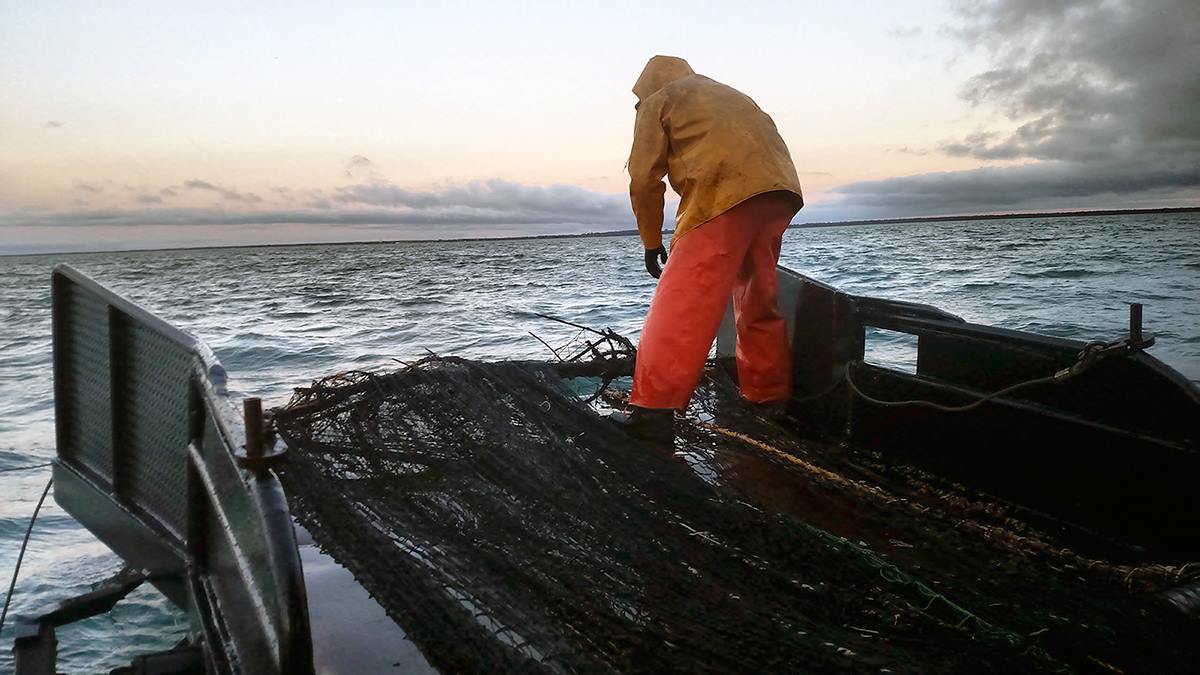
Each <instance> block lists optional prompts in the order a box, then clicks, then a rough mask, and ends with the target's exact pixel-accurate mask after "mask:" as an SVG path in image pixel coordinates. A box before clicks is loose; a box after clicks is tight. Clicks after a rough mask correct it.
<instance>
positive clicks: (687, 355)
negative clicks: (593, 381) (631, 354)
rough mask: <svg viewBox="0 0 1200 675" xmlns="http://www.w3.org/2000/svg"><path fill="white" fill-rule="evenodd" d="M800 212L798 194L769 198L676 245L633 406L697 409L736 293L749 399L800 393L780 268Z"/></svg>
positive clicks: (646, 331) (640, 359)
mask: <svg viewBox="0 0 1200 675" xmlns="http://www.w3.org/2000/svg"><path fill="white" fill-rule="evenodd" d="M795 214H796V208H795V203H794V202H793V197H792V196H791V195H790V194H788V193H786V192H768V193H765V194H761V195H758V196H756V197H752V198H750V199H747V200H746V201H744V202H742V203H741V204H738V205H737V206H735V207H733V208H732V209H729V210H728V211H726V212H725V213H722V214H721V215H719V216H717V217H716V218H713V219H712V220H709V221H707V222H705V223H704V224H702V225H700V226H699V227H697V228H696V229H695V230H693V231H691V232H688V233H687V235H686V236H683V237H681V238H680V239H679V240H678V241H677V242H676V243H675V244H674V246H672V247H671V254H670V260H669V261H668V262H667V266H666V268H665V269H664V270H663V274H662V278H661V279H659V282H658V290H656V291H655V293H654V299H653V300H652V301H651V302H650V312H649V313H648V314H647V315H646V323H645V325H644V326H643V328H642V336H641V339H640V340H639V342H638V352H637V366H636V368H635V370H634V375H633V393H632V395H631V396H630V402H631V403H632V404H633V405H636V406H639V407H641V408H657V409H664V408H676V409H678V408H683V407H685V406H687V403H688V400H689V399H690V398H691V397H692V391H693V390H694V389H695V388H696V385H697V384H698V383H699V382H700V376H701V375H703V373H704V361H705V360H706V359H707V358H708V353H709V349H710V348H711V347H712V343H713V339H714V338H716V336H717V329H718V328H720V326H721V318H722V317H723V316H724V314H725V308H726V307H727V306H728V302H729V296H730V294H732V295H733V311H734V317H735V319H736V324H737V369H738V381H739V383H740V385H741V390H742V396H744V397H745V398H746V399H747V400H750V401H753V402H755V403H765V402H768V401H781V400H785V399H787V398H788V396H790V395H791V372H792V369H791V363H790V361H791V359H790V358H789V349H788V341H787V325H786V324H785V323H784V320H783V315H782V314H780V312H779V304H778V299H777V295H778V291H779V286H778V282H777V281H776V278H775V265H776V264H777V263H778V262H779V248H780V245H781V244H782V242H783V232H784V230H786V229H787V226H788V223H789V222H791V219H792V216H794V215H795Z"/></svg>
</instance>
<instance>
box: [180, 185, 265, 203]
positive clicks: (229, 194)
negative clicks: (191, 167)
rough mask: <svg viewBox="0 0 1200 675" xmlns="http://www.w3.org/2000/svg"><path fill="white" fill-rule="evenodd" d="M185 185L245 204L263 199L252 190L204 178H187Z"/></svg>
mask: <svg viewBox="0 0 1200 675" xmlns="http://www.w3.org/2000/svg"><path fill="white" fill-rule="evenodd" d="M183 187H184V188H186V189H189V190H204V191H207V192H215V193H217V194H218V195H220V196H221V198H222V199H224V200H226V201H231V202H241V203H243V204H257V203H259V202H261V201H262V198H261V197H259V196H258V195H256V194H254V193H252V192H238V191H236V190H231V189H229V188H226V187H221V186H220V185H215V184H213V183H209V182H208V181H204V180H196V179H192V180H185V181H184V182H183Z"/></svg>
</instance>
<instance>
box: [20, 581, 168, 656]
mask: <svg viewBox="0 0 1200 675" xmlns="http://www.w3.org/2000/svg"><path fill="white" fill-rule="evenodd" d="M150 578H151V576H150V573H149V572H146V571H144V570H131V569H128V568H126V569H123V570H121V571H120V572H118V573H116V574H115V575H113V576H111V577H109V578H108V579H105V580H104V581H101V582H100V583H98V584H96V586H95V587H93V589H92V590H90V591H88V592H87V593H84V594H83V595H78V596H75V597H73V598H69V599H67V600H63V601H62V602H60V603H58V604H57V605H55V606H54V607H53V608H51V609H49V610H47V611H44V612H42V613H40V614H37V615H35V616H33V617H28V616H21V617H17V623H16V626H15V631H14V632H15V636H14V639H13V648H12V651H13V660H14V665H15V667H16V672H17V675H42V674H43V673H47V674H50V675H53V673H55V672H56V665H57V660H58V639H57V638H56V637H55V635H54V629H55V628H57V627H58V626H64V625H66V624H69V623H74V622H76V621H79V620H81V619H86V618H88V617H90V616H96V615H98V614H105V613H107V612H108V611H109V610H111V609H112V608H113V606H114V605H116V604H117V603H118V602H120V601H121V599H123V598H124V597H125V596H127V595H129V593H130V592H131V591H133V589H135V588H137V587H138V586H141V585H142V582H144V581H146V580H148V579H150Z"/></svg>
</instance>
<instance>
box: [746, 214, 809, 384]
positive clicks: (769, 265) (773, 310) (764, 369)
mask: <svg viewBox="0 0 1200 675" xmlns="http://www.w3.org/2000/svg"><path fill="white" fill-rule="evenodd" d="M754 199H755V202H756V203H755V204H754V206H755V207H756V208H755V210H754V211H753V212H752V213H747V214H746V215H747V216H748V217H754V218H757V219H758V222H757V223H754V224H753V225H750V227H753V228H754V232H755V234H756V236H755V238H754V241H753V242H752V243H751V244H750V248H749V251H748V253H747V255H746V259H745V261H744V262H743V264H742V267H741V270H740V271H739V274H738V280H737V285H736V287H735V289H734V292H733V307H734V316H735V317H736V323H737V368H738V382H739V383H740V385H741V390H742V396H744V397H745V398H746V399H747V400H749V401H751V402H754V403H773V402H780V401H785V400H787V399H788V398H789V397H790V396H791V390H792V378H791V375H792V366H791V350H790V348H789V346H788V339H787V324H786V322H785V321H784V318H783V315H782V314H781V313H780V311H779V282H778V278H777V277H776V273H775V266H776V265H777V264H778V263H779V250H780V247H781V246H782V244H783V233H784V231H785V230H786V229H787V226H788V224H789V222H790V221H791V219H792V216H793V215H795V210H794V209H793V207H792V205H791V201H790V198H789V197H787V196H786V195H784V194H782V193H768V194H765V195H760V196H758V197H755V198H754Z"/></svg>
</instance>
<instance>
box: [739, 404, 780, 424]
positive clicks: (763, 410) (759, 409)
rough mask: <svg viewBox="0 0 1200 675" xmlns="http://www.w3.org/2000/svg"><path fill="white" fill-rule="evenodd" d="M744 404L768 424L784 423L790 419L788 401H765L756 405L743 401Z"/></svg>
mask: <svg viewBox="0 0 1200 675" xmlns="http://www.w3.org/2000/svg"><path fill="white" fill-rule="evenodd" d="M742 402H743V403H744V404H745V405H746V407H747V408H748V409H749V410H750V412H752V413H754V414H755V415H757V416H758V417H761V418H763V419H764V420H766V421H768V422H775V423H779V422H783V421H785V420H787V418H788V414H789V413H788V402H787V401H763V402H762V403H756V402H754V401H748V400H746V399H742Z"/></svg>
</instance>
